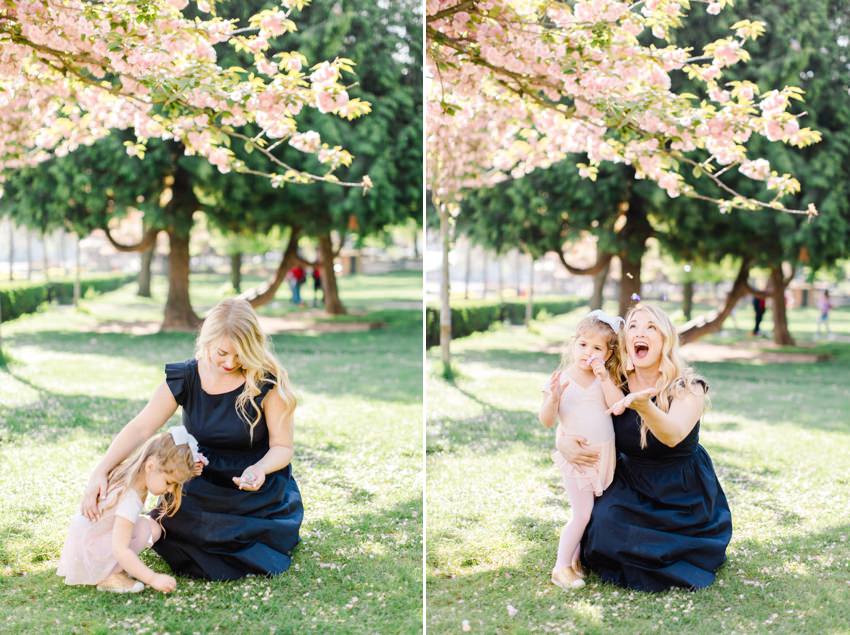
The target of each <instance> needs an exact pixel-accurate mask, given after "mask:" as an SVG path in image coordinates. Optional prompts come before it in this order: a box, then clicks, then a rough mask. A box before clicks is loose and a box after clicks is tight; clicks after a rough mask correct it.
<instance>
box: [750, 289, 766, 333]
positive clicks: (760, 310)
mask: <svg viewBox="0 0 850 635" xmlns="http://www.w3.org/2000/svg"><path fill="white" fill-rule="evenodd" d="M766 310H767V303H766V302H765V299H764V298H760V297H758V296H757V295H754V296H753V311H755V312H756V324H755V326H754V327H753V335H761V320H762V318H763V317H764V312H765V311H766Z"/></svg>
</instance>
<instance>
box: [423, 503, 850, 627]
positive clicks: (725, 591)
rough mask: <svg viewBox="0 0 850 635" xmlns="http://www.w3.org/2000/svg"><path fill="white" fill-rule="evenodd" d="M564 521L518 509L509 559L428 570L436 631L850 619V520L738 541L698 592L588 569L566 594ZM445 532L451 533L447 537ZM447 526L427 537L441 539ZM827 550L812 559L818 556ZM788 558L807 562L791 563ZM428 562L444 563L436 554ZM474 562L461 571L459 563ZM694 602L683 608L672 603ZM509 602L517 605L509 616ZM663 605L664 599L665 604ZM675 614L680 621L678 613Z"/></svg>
mask: <svg viewBox="0 0 850 635" xmlns="http://www.w3.org/2000/svg"><path fill="white" fill-rule="evenodd" d="M559 529H560V525H558V524H557V523H555V522H542V521H540V520H539V519H534V518H527V517H520V518H517V519H515V520H514V523H513V530H514V532H515V533H516V534H517V536H518V537H519V538H521V539H522V540H523V541H528V542H523V543H522V544H523V546H524V547H525V546H526V545H527V544H529V543H530V544H531V546H530V547H529V548H527V549H526V550H525V551H524V552H523V553H522V555H521V556H520V557H519V558H518V559H517V560H516V561H515V562H513V563H511V564H510V565H503V566H497V567H494V568H492V569H489V570H487V571H480V570H478V569H480V562H481V561H486V554H484V553H482V557H481V558H479V557H476V556H475V555H474V554H473V555H470V557H468V558H466V559H465V560H463V561H461V562H460V565H459V566H460V568H461V572H460V573H459V574H456V575H451V576H450V575H440V574H439V573H437V574H431V575H430V576H429V577H428V581H427V585H428V598H429V601H428V608H429V612H428V625H429V628H433V629H434V632H446V631H447V630H449V629H451V630H456V629H457V628H459V625H460V624H461V621H462V620H468V621H469V622H470V624H471V626H472V627H473V630H475V631H478V632H499V633H526V632H580V633H607V632H617V633H637V632H641V633H643V632H649V631H653V630H659V626H660V630H661V631H662V632H665V631H666V632H669V631H670V629H676V632H685V631H687V632H690V633H720V632H731V631H734V632H742V633H755V632H764V631H765V630H766V626H767V625H770V627H771V628H770V630H771V632H777V631H778V632H787V633H799V632H817V631H818V630H826V631H829V632H844V631H845V630H847V629H848V628H850V614H848V612H847V611H846V570H845V569H844V568H843V563H846V562H847V560H848V558H850V541H846V540H843V539H842V536H844V537H845V538H846V534H847V533H848V531H850V526H848V525H838V526H835V527H832V528H829V529H826V530H824V531H821V532H818V533H815V534H811V535H801V536H792V537H789V538H788V539H787V540H786V541H785V542H784V543H783V545H782V546H781V547H777V545H776V544H775V543H772V542H769V541H765V542H762V541H759V540H747V541H742V542H737V543H736V542H734V541H733V543H732V545H730V549H729V551H728V552H727V555H728V558H729V560H728V561H727V563H726V564H725V565H724V566H723V567H722V568H721V569H720V571H719V572H718V579H717V581H716V582H715V583H714V584H713V585H712V586H710V587H709V588H707V589H704V590H702V591H699V592H696V593H693V594H692V593H690V592H689V591H685V590H675V591H669V592H664V593H658V594H655V593H644V592H639V591H635V592H630V591H628V590H624V589H621V588H619V587H616V586H614V585H610V584H607V583H603V582H602V581H601V580H600V579H599V578H598V576H596V575H595V574H593V573H591V574H590V575H589V576H588V579H587V582H588V584H587V586H586V587H585V588H584V589H581V590H578V591H573V592H571V593H565V592H564V591H562V590H560V589H558V588H556V587H554V586H553V585H552V584H551V583H550V582H549V571H550V569H551V567H552V562H553V561H554V557H555V552H556V550H557V535H558V531H559ZM445 537H448V536H445ZM443 539H444V535H442V534H441V535H437V536H433V537H429V543H431V542H433V543H435V544H436V543H441V542H442V541H443ZM825 553H828V556H826V557H822V558H821V559H820V561H819V562H817V563H811V564H806V563H810V562H811V558H812V556H817V555H820V556H823V554H825ZM786 563H792V564H793V563H803V564H802V565H800V566H797V567H787V566H785V565H786ZM429 564H430V565H431V568H432V569H433V568H435V567H437V566H438V563H437V562H435V560H434V558H433V557H429ZM464 568H468V569H470V571H469V573H464V572H463V571H462V569H464ZM671 601H672V602H674V603H679V604H692V605H693V606H692V608H689V609H688V610H686V611H684V610H682V608H681V607H680V608H679V609H678V610H677V609H676V608H672V609H671V606H670V602H671ZM507 604H510V605H512V606H513V607H515V608H517V609H518V613H517V614H516V616H515V617H513V618H510V617H508V614H507V612H506V610H505V606H506V605H507ZM665 605H666V606H665ZM674 620H675V621H674Z"/></svg>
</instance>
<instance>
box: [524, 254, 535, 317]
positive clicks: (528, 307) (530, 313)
mask: <svg viewBox="0 0 850 635" xmlns="http://www.w3.org/2000/svg"><path fill="white" fill-rule="evenodd" d="M533 319H534V256H532V255H530V254H529V256H528V302H526V303H525V326H526V327H528V326H529V325H530V324H531V320H533Z"/></svg>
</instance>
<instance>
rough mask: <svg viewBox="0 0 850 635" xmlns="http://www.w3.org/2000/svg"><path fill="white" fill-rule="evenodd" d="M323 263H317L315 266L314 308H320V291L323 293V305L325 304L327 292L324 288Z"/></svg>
mask: <svg viewBox="0 0 850 635" xmlns="http://www.w3.org/2000/svg"><path fill="white" fill-rule="evenodd" d="M321 266H322V263H320V262H319V261H316V264H315V265H314V266H313V306H318V297H319V291H321V292H322V304H324V303H325V290H324V288H323V287H322V271H321Z"/></svg>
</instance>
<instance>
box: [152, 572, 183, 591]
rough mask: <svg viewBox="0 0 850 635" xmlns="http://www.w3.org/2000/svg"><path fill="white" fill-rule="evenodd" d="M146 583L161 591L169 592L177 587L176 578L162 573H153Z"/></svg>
mask: <svg viewBox="0 0 850 635" xmlns="http://www.w3.org/2000/svg"><path fill="white" fill-rule="evenodd" d="M148 584H149V585H150V586H152V587H153V588H154V589H156V590H157V591H161V592H162V593H171V592H172V591H173V590H174V589H176V588H177V580H175V579H174V578H172V577H171V576H170V575H166V574H164V573H155V574H154V576H153V577H152V578H151V580H150V582H148Z"/></svg>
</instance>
